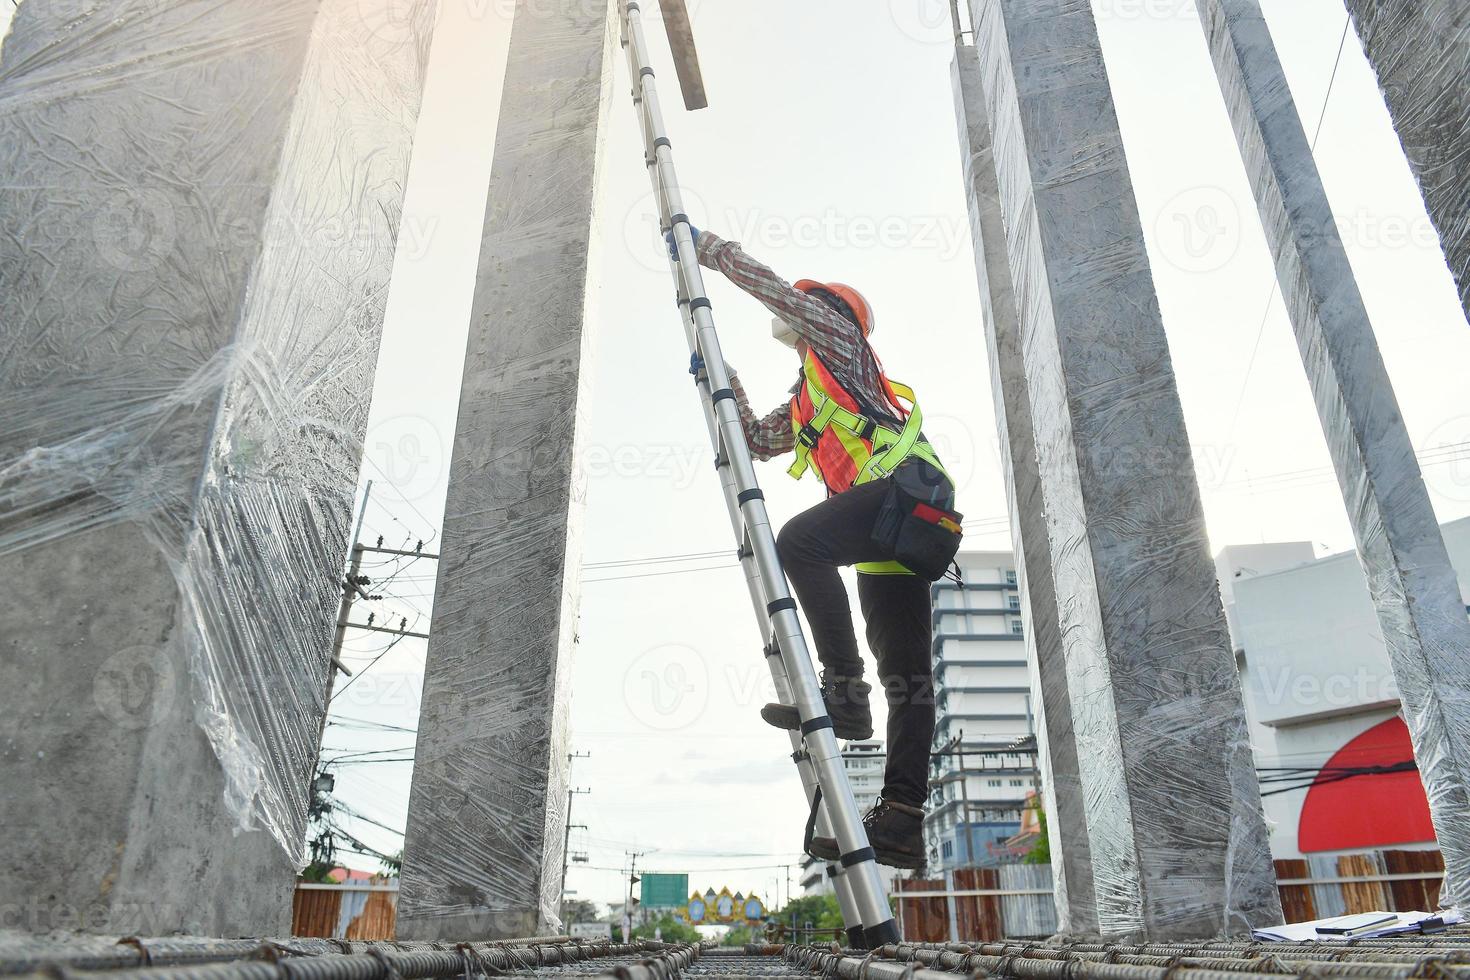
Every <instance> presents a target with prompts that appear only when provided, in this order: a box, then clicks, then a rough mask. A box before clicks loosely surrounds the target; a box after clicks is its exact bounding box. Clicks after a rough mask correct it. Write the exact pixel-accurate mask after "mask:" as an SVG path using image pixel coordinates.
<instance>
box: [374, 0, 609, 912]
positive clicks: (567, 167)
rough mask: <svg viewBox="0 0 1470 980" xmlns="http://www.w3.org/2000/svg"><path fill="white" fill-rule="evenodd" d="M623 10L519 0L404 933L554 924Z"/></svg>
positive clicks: (469, 358)
mask: <svg viewBox="0 0 1470 980" xmlns="http://www.w3.org/2000/svg"><path fill="white" fill-rule="evenodd" d="M609 13H610V8H609V7H608V6H607V5H605V4H602V3H593V4H568V5H547V4H542V3H536V2H531V0H522V2H521V3H520V4H519V5H518V6H517V9H516V13H515V20H514V25H513V28H512V30H511V33H510V38H509V42H510V47H509V66H508V68H507V71H506V79H505V95H504V97H503V101H502V103H501V108H500V119H499V124H498V126H499V128H498V131H497V135H496V143H495V158H494V164H493V168H492V173H491V178H490V190H489V207H488V210H487V212H486V215H485V237H484V244H483V246H482V248H481V252H480V263H479V272H478V279H477V282H476V286H475V294H474V301H473V305H472V308H471V317H472V319H471V322H470V336H469V341H468V350H467V355H466V360H465V369H464V387H463V389H462V393H461V395H460V408H459V421H458V428H457V430H456V432H455V439H454V454H453V459H452V462H451V468H450V475H449V497H448V502H447V504H446V509H445V521H444V538H443V542H444V543H443V547H442V549H441V554H442V556H443V558H442V561H441V563H440V574H439V585H438V588H437V592H436V595H435V599H434V620H433V628H432V630H431V633H432V634H433V635H432V638H431V639H430V640H429V650H428V658H427V661H428V662H427V666H426V673H425V680H424V701H423V709H422V714H421V716H420V719H419V735H418V749H417V761H416V764H415V767H414V777H413V789H412V792H411V795H410V798H409V814H408V836H407V841H406V843H405V850H404V860H403V881H402V891H401V893H400V898H399V905H398V935H399V937H400V938H406V939H423V940H437V939H452V940H460V939H486V938H502V937H506V936H516V935H520V936H526V935H541V934H546V933H548V932H549V933H555V932H558V931H559V929H558V927H557V926H556V924H555V921H554V920H555V916H556V910H557V906H558V903H559V899H560V896H561V885H562V882H561V857H562V845H563V820H564V810H565V806H566V779H567V765H566V752H567V718H568V711H569V701H570V691H568V690H567V681H568V676H569V672H570V659H571V654H572V645H573V643H574V642H575V630H576V620H577V613H576V608H577V605H576V603H577V583H578V568H579V565H580V561H581V557H580V533H579V532H580V521H581V511H582V492H583V491H582V487H581V485H580V482H579V480H580V478H579V477H578V475H577V470H578V467H577V429H578V418H579V413H580V412H581V411H582V410H583V407H584V406H583V404H582V401H583V392H582V388H583V375H582V368H583V358H584V354H585V350H586V346H587V343H588V332H587V330H586V325H585V320H586V315H587V297H588V291H587V274H588V273H587V270H588V266H589V263H591V262H592V261H593V259H592V250H593V249H594V248H596V247H597V246H596V242H597V241H598V238H599V234H598V231H597V229H596V228H594V227H593V224H592V211H593V204H594V199H595V192H596V188H597V172H598V166H597V165H598V161H599V158H600V148H601V142H602V141H601V128H602V125H603V120H604V118H605V116H606V113H607V107H608V102H609V98H610V94H611V89H610V79H611V65H610V55H611V44H612V36H613V35H612V33H611V28H612V26H613V23H612V20H611V17H610V16H609Z"/></svg>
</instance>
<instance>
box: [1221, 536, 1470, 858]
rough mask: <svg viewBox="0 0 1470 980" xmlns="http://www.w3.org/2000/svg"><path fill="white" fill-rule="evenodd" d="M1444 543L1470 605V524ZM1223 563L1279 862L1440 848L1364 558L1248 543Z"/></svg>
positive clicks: (1229, 551)
mask: <svg viewBox="0 0 1470 980" xmlns="http://www.w3.org/2000/svg"><path fill="white" fill-rule="evenodd" d="M1443 532H1444V538H1445V544H1446V546H1447V547H1448V549H1449V555H1450V561H1451V563H1452V564H1453V565H1454V566H1455V569H1456V571H1457V572H1458V574H1459V579H1460V587H1461V593H1462V595H1464V596H1465V598H1466V601H1467V602H1470V594H1467V593H1466V585H1467V584H1470V518H1467V519H1462V520H1458V521H1452V522H1451V523H1449V524H1446V525H1444V527H1443ZM1215 564H1216V569H1217V572H1218V574H1219V577H1220V592H1221V595H1222V597H1223V598H1224V600H1225V609H1226V615H1227V618H1228V619H1229V622H1230V635H1231V639H1232V641H1233V645H1234V648H1235V655H1236V660H1237V663H1238V664H1239V666H1240V671H1241V686H1242V689H1243V691H1244V694H1245V705H1246V715H1247V717H1248V719H1249V721H1250V730H1251V745H1252V747H1253V748H1254V750H1255V756H1256V768H1257V771H1258V773H1259V774H1260V776H1261V779H1262V786H1261V789H1262V792H1263V794H1265V795H1264V798H1263V802H1264V803H1265V808H1266V818H1267V822H1268V823H1269V825H1270V827H1271V849H1272V852H1273V854H1274V856H1275V857H1277V858H1311V857H1314V856H1317V855H1330V854H1332V853H1334V852H1338V853H1341V852H1360V851H1368V850H1374V849H1380V848H1395V849H1410V850H1412V849H1422V848H1432V847H1434V846H1435V845H1434V832H1433V828H1432V827H1431V826H1430V823H1429V809H1428V804H1427V802H1426V801H1425V797H1424V790H1423V786H1422V784H1421V783H1420V781H1419V774H1418V772H1417V771H1415V770H1414V769H1413V767H1412V766H1413V753H1412V749H1411V747H1410V745H1409V736H1408V730H1407V728H1406V727H1405V726H1404V723H1403V720H1402V719H1401V718H1400V714H1399V712H1400V706H1399V699H1398V689H1397V687H1396V686H1395V684H1394V679H1393V673H1392V671H1391V670H1390V668H1389V663H1388V653H1387V650H1386V649H1385V647H1384V644H1383V633H1382V630H1381V628H1380V626H1379V623H1378V617H1377V615H1376V614H1375V612H1374V609H1373V603H1372V600H1371V599H1370V598H1369V595H1368V585H1367V580H1366V579H1365V577H1364V574H1363V568H1362V565H1361V564H1360V563H1359V561H1358V557H1357V554H1356V553H1355V552H1351V551H1348V552H1343V553H1341V554H1335V555H1330V556H1327V557H1325V558H1317V557H1316V554H1315V550H1314V548H1313V547H1312V545H1311V544H1310V543H1309V542H1289V543H1277V544H1261V545H1245V546H1232V547H1228V548H1225V549H1224V550H1223V551H1221V552H1220V554H1219V555H1218V556H1217V557H1216V559H1215ZM1324 768H1325V769H1327V770H1328V772H1327V773H1322V770H1323V769H1324ZM1384 768H1388V769H1393V768H1397V770H1398V771H1393V772H1381V771H1377V770H1382V769H1384ZM1364 769H1373V770H1375V772H1373V773H1369V774H1362V773H1360V772H1359V771H1360V770H1364ZM1319 775H1320V776H1321V777H1322V778H1321V779H1319V778H1318V776H1319ZM1328 776H1331V777H1334V778H1332V779H1330V780H1329V779H1327V777H1328Z"/></svg>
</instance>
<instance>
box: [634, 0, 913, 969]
mask: <svg viewBox="0 0 1470 980" xmlns="http://www.w3.org/2000/svg"><path fill="white" fill-rule="evenodd" d="M645 2H646V0H645ZM618 6H619V14H620V17H621V20H622V35H623V36H622V43H623V48H624V49H625V50H626V52H627V55H628V71H629V75H630V76H631V79H632V87H633V104H634V107H635V109H636V110H637V113H638V120H639V123H640V125H641V126H642V129H643V146H644V150H643V153H644V162H645V164H646V165H647V166H648V173H649V177H650V179H651V180H652V181H653V190H654V199H655V200H656V201H657V203H658V209H659V224H660V227H661V228H662V229H664V230H665V231H667V230H669V229H672V231H673V237H674V242H675V245H676V247H677V249H678V254H679V258H678V260H677V261H673V260H672V258H671V261H670V263H669V266H670V271H671V272H672V274H673V276H674V282H675V286H676V291H677V296H678V303H679V313H680V316H681V317H682V319H683V322H684V334H685V337H686V339H687V340H688V342H689V348H690V351H691V352H692V353H695V354H698V355H699V356H700V358H701V359H702V361H703V363H704V365H705V366H704V369H703V370H701V371H698V372H697V374H696V376H695V384H696V387H697V388H698V391H699V399H700V403H701V406H702V407H703V409H704V416H705V422H706V424H707V425H708V427H709V432H710V440H711V442H712V444H713V445H714V449H715V467H716V471H717V472H718V473H719V478H720V485H721V488H722V490H723V492H724V495H725V503H726V505H727V507H728V509H729V513H730V525H731V529H732V530H733V531H734V533H735V536H736V539H737V540H738V541H739V542H740V549H739V552H738V554H739V557H740V564H741V568H742V569H743V570H744V572H745V580H746V585H747V587H748V588H749V590H750V597H751V603H752V605H753V606H754V609H755V614H756V620H757V622H758V623H759V624H760V628H761V631H762V633H763V635H764V636H765V638H766V663H767V664H768V665H769V666H770V669H771V679H772V680H773V681H774V683H775V688H776V695H777V697H779V698H780V699H781V701H782V702H784V703H786V704H794V705H796V708H797V710H798V711H799V712H800V714H801V719H802V724H801V731H800V732H799V733H798V732H793V733H792V734H791V748H792V758H793V759H794V760H795V761H796V765H797V769H798V771H799V772H800V774H801V782H802V787H803V788H804V789H805V791H806V794H807V802H808V804H810V805H813V806H815V805H816V794H817V790H818V788H819V787H820V790H821V798H820V811H819V812H818V813H817V823H816V831H817V833H819V834H822V835H824V836H831V837H835V838H836V840H837V844H838V848H839V850H840V851H841V853H842V859H841V861H840V862H836V863H830V864H828V865H827V869H826V870H827V875H828V876H829V877H830V878H831V879H832V884H833V890H834V891H835V892H836V894H837V899H838V902H839V903H840V905H841V907H842V917H843V920H844V922H845V923H846V925H847V937H848V941H849V943H851V944H852V945H853V946H855V947H859V948H877V947H878V946H880V945H882V944H884V943H890V942H897V941H898V940H899V932H898V926H897V924H896V923H895V922H894V921H893V915H892V912H891V911H890V909H889V906H888V897H887V895H886V894H885V892H884V888H883V880H882V878H881V877H880V876H879V874H878V865H877V862H876V860H875V857H874V854H873V849H872V848H871V847H870V846H869V845H868V835H867V831H866V829H865V828H864V826H863V823H862V820H861V819H860V818H859V816H858V807H857V803H856V801H855V800H854V799H853V795H852V788H851V786H849V785H848V782H847V772H846V770H845V769H844V768H843V764H842V756H841V752H840V750H839V749H838V746H837V738H836V736H835V735H834V734H833V731H832V722H831V719H829V718H828V717H827V709H826V707H825V706H824V705H823V703H822V695H821V689H820V685H819V683H818V681H817V675H816V672H815V670H814V669H813V668H812V660H811V654H810V652H809V651H808V648H807V642H806V636H805V635H804V634H803V632H802V628H801V621H800V619H799V618H798V617H797V614H796V600H795V599H794V598H792V596H791V591H790V587H789V586H788V585H787V583H786V574H785V572H784V571H782V569H781V561H780V558H779V557H778V556H777V554H776V538H775V535H774V533H773V532H772V530H771V522H770V518H769V517H768V516H767V514H766V504H765V498H764V496H763V495H762V493H761V490H760V487H759V485H758V484H757V482H756V477H755V464H754V462H753V460H752V458H751V455H750V449H749V447H748V446H747V445H746V442H745V432H744V429H743V428H742V426H741V423H740V412H739V409H738V407H737V405H736V401H735V395H734V393H733V392H732V391H731V389H730V378H729V374H728V372H727V370H726V368H725V360H724V358H723V357H722V356H721V354H720V342H719V338H718V337H717V336H716V335H715V321H714V315H713V313H712V312H711V310H710V301H709V298H708V297H707V296H706V295H705V292H704V280H703V277H702V276H701V275H700V271H699V263H698V261H697V259H696V257H695V250H694V240H693V238H692V236H691V233H690V224H689V217H688V215H686V214H684V209H683V204H682V200H681V197H680V193H679V182H678V179H677V178H676V176H675V173H674V159H673V149H672V146H671V144H670V142H669V138H668V136H667V135H666V133H665V131H664V123H663V115H662V113H661V112H660V110H659V101H658V93H657V88H656V85H655V82H654V72H653V68H652V67H650V66H649V61H648V44H647V40H646V38H645V35H644V31H643V15H642V12H641V11H640V10H639V4H638V2H635V0H619V4H618Z"/></svg>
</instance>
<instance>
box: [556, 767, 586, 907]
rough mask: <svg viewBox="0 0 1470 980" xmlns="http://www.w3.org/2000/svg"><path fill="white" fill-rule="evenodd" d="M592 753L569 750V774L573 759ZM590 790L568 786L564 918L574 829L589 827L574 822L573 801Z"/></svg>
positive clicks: (563, 863)
mask: <svg viewBox="0 0 1470 980" xmlns="http://www.w3.org/2000/svg"><path fill="white" fill-rule="evenodd" d="M590 755H592V753H591V752H568V753H567V773H568V775H570V774H571V771H572V760H573V759H586V758H587V757H589V756H590ZM590 792H592V791H591V790H590V789H573V788H571V787H568V788H567V830H566V836H565V837H563V838H562V843H561V907H560V908H558V909H557V913H558V914H559V915H560V916H561V917H562V919H563V920H565V919H566V908H567V867H568V865H569V864H570V863H571V860H572V830H573V829H574V828H575V829H578V830H586V829H587V825H586V824H584V823H572V801H573V800H574V799H576V798H577V797H578V796H579V795H582V794H586V793H590ZM562 924H563V925H565V924H566V923H565V921H563V923H562Z"/></svg>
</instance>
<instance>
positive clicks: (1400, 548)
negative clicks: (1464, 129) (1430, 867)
mask: <svg viewBox="0 0 1470 980" xmlns="http://www.w3.org/2000/svg"><path fill="white" fill-rule="evenodd" d="M1200 12H1201V17H1202V20H1203V22H1204V27H1205V33H1206V36H1207V38H1208V41H1209V45H1210V53H1211V56H1212V57H1213V59H1214V62H1215V71H1216V73H1217V75H1218V76H1219V79H1220V89H1221V91H1222V92H1223V93H1224V96H1225V102H1226V105H1227V107H1228V109H1229V111H1230V118H1231V122H1232V123H1233V125H1234V127H1235V133H1236V139H1237V141H1238V142H1239V143H1240V151H1241V157H1242V158H1243V159H1244V160H1245V163H1246V171H1247V174H1248V176H1249V177H1250V181H1251V187H1252V189H1253V190H1254V191H1255V196H1256V204H1257V206H1258V207H1259V209H1260V213H1261V221H1262V223H1263V224H1264V225H1265V227H1266V237H1267V240H1268V241H1269V242H1270V244H1271V249H1272V253H1273V255H1274V257H1275V259H1276V274H1277V279H1278V280H1279V281H1280V283H1281V295H1282V297H1283V299H1284V300H1285V302H1286V307H1287V310H1288V312H1289V313H1290V314H1291V321H1292V326H1293V328H1294V329H1295V331H1296V337H1297V345H1298V347H1300V348H1301V353H1302V362H1303V364H1304V365H1305V366H1306V369H1307V377H1308V379H1309V380H1310V381H1311V384H1312V394H1313V397H1314V398H1315V399H1316V402H1317V413H1318V415H1319V416H1321V419H1322V429H1323V431H1324V432H1325V433H1326V435H1327V444H1328V448H1329V450H1330V451H1331V454H1332V461H1333V466H1334V468H1335V469H1336V470H1337V480H1338V484H1339V485H1340V486H1341V488H1342V493H1343V499H1344V501H1345V502H1346V504H1347V510H1348V516H1349V519H1350V520H1351V521H1352V524H1353V534H1354V536H1355V537H1356V539H1357V544H1358V556H1359V559H1360V560H1361V561H1362V563H1363V568H1364V570H1365V572H1366V574H1367V579H1368V584H1369V591H1370V592H1371V593H1372V596H1373V602H1374V605H1375V606H1376V607H1377V610H1378V620H1379V623H1380V624H1381V626H1382V628H1383V638H1384V642H1385V644H1386V645H1387V647H1388V653H1389V662H1390V663H1391V664H1392V665H1393V671H1394V679H1395V681H1396V682H1397V684H1398V688H1399V696H1400V697H1401V699H1402V701H1403V706H1404V718H1405V720H1406V721H1407V723H1408V726H1409V732H1410V734H1411V736H1412V738H1413V742H1414V757H1415V760H1416V761H1417V762H1418V764H1419V771H1420V776H1421V778H1422V779H1423V780H1424V788H1425V791H1426V793H1427V795H1428V797H1429V804H1430V815H1431V816H1432V817H1433V819H1434V826H1435V830H1436V833H1437V835H1438V837H1439V843H1440V849H1441V850H1442V851H1443V852H1444V856H1445V885H1444V891H1443V892H1442V894H1441V897H1442V899H1443V900H1445V901H1465V900H1466V899H1470V620H1467V619H1466V616H1465V606H1464V603H1463V601H1462V600H1461V597H1460V589H1459V585H1458V581H1457V579H1456V577H1455V570H1454V568H1453V567H1452V566H1451V565H1450V561H1449V556H1448V554H1447V552H1446V550H1445V545H1444V538H1443V537H1442V536H1441V534H1440V529H1439V522H1438V521H1437V519H1436V518H1435V515H1434V509H1433V507H1432V506H1431V505H1430V502H1429V494H1428V492H1427V491H1426V490H1425V488H1424V482H1423V480H1422V479H1421V477H1420V473H1419V464H1418V461H1417V460H1416V459H1415V456H1414V447H1413V445H1412V444H1411V443H1410V441H1409V434H1408V432H1407V430H1406V429H1405V428H1404V422H1403V417H1402V416H1401V415H1400V414H1399V407H1398V402H1397V400H1396V399H1395V398H1394V393H1393V386H1392V385H1391V384H1390V383H1389V378H1388V371H1387V369H1386V368H1385V367H1384V364H1383V358H1382V356H1381V355H1380V354H1379V351H1378V342H1377V339H1376V338H1375V337H1374V336H1373V327H1372V324H1371V323H1369V321H1368V311H1367V310H1366V309H1365V308H1364V306H1363V299H1362V296H1361V295H1360V294H1359V292H1358V286H1357V282H1356V280H1354V278H1353V270H1352V267H1351V266H1350V265H1349V263H1348V257H1347V252H1346V251H1345V250H1344V248H1343V244H1342V239H1341V238H1340V237H1339V235H1338V230H1337V225H1336V223H1335V222H1334V220H1333V217H1332V209H1331V206H1330V205H1329V204H1328V201H1327V193H1326V191H1325V190H1324V189H1323V186H1322V179H1321V176H1320V175H1319V174H1318V172H1317V167H1316V163H1315V161H1314V160H1313V158H1312V148H1311V144H1310V143H1309V142H1308V138H1307V133H1306V130H1305V129H1304V128H1303V126H1302V122H1301V118H1300V116H1299V115H1298V114H1297V110H1296V105H1295V103H1294V102H1293V101H1292V97H1291V90H1290V88H1288V87H1287V84H1286V76H1285V74H1284V73H1283V72H1282V69H1281V62H1280V60H1279V59H1278V58H1277V55H1276V48H1275V45H1274V44H1273V43H1272V41H1271V34H1270V31H1269V30H1268V29H1267V27H1266V22H1265V20H1264V18H1263V17H1262V16H1261V8H1260V4H1259V3H1258V2H1257V0H1201V4H1200ZM1457 123H1463V120H1457Z"/></svg>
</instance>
